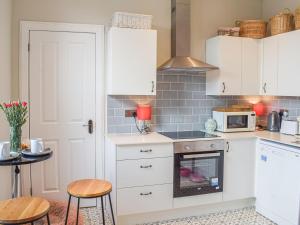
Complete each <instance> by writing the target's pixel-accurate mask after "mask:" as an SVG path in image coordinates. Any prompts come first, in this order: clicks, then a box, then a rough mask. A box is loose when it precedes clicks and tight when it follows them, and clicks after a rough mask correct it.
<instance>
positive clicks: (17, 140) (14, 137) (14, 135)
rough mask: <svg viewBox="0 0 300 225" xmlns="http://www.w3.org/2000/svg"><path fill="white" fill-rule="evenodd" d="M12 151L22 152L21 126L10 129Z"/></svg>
mask: <svg viewBox="0 0 300 225" xmlns="http://www.w3.org/2000/svg"><path fill="white" fill-rule="evenodd" d="M9 137H10V151H11V152H19V151H20V150H21V138H22V128H21V126H13V127H10V133H9Z"/></svg>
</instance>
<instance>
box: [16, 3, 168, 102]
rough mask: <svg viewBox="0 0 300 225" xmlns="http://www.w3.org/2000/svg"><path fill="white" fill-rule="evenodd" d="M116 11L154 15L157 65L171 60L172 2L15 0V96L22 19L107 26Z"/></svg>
mask: <svg viewBox="0 0 300 225" xmlns="http://www.w3.org/2000/svg"><path fill="white" fill-rule="evenodd" d="M115 11H127V12H133V13H142V14H150V15H153V28H154V29H157V30H158V59H157V61H158V64H161V63H163V62H164V61H166V60H167V59H168V58H169V53H170V41H169V39H170V27H171V21H170V17H171V1H170V0H150V1H149V0H113V1H112V0H43V1H41V0H13V79H12V81H13V83H12V85H13V97H15V98H16V97H17V96H18V90H17V88H16V87H17V86H18V48H19V46H18V39H19V22H20V20H32V21H46V22H68V23H89V24H103V25H108V24H109V23H110V19H111V16H112V14H113V12H115Z"/></svg>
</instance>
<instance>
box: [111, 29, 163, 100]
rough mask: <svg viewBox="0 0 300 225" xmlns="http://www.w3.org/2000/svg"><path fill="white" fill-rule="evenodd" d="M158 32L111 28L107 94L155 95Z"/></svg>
mask: <svg viewBox="0 0 300 225" xmlns="http://www.w3.org/2000/svg"><path fill="white" fill-rule="evenodd" d="M156 53H157V32H156V31H155V30H142V29H129V28H116V27H112V28H110V29H109V31H108V36H107V68H106V76H107V78H106V80H107V94H108V95H155V94H156V68H157V65H156V60H157V55H156Z"/></svg>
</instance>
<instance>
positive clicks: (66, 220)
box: [65, 195, 72, 225]
mask: <svg viewBox="0 0 300 225" xmlns="http://www.w3.org/2000/svg"><path fill="white" fill-rule="evenodd" d="M71 197H72V196H71V195H69V201H68V208H67V215H66V221H65V225H67V223H68V216H69V210H70V203H71Z"/></svg>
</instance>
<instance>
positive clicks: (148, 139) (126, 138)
mask: <svg viewBox="0 0 300 225" xmlns="http://www.w3.org/2000/svg"><path fill="white" fill-rule="evenodd" d="M106 137H107V138H108V139H109V140H110V141H111V142H113V143H114V144H115V145H135V144H158V143H173V142H174V141H173V140H172V139H171V138H168V137H165V136H163V135H161V134H159V133H156V132H151V133H149V134H146V135H142V134H139V133H134V134H107V135H106Z"/></svg>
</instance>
